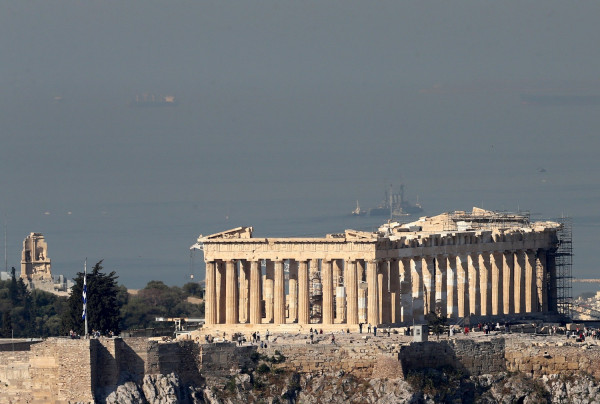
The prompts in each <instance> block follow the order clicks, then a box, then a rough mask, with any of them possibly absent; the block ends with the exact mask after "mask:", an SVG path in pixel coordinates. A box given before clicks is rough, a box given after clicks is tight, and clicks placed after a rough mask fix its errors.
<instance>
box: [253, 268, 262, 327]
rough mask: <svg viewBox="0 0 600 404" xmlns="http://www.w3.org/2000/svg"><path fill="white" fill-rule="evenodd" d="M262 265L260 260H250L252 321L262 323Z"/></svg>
mask: <svg viewBox="0 0 600 404" xmlns="http://www.w3.org/2000/svg"><path fill="white" fill-rule="evenodd" d="M261 281H262V274H261V266H260V261H256V260H252V261H251V262H250V323H251V324H260V323H262V310H261V300H262V299H261V296H260V295H261V293H260V292H261V289H262V288H261V283H262V282H261Z"/></svg>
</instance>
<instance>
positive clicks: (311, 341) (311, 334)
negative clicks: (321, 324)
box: [310, 332, 315, 344]
mask: <svg viewBox="0 0 600 404" xmlns="http://www.w3.org/2000/svg"><path fill="white" fill-rule="evenodd" d="M314 338H315V336H314V334H313V333H312V332H311V333H310V343H311V344H312V343H313V342H314Z"/></svg>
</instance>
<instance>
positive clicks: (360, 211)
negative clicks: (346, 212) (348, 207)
mask: <svg viewBox="0 0 600 404" xmlns="http://www.w3.org/2000/svg"><path fill="white" fill-rule="evenodd" d="M350 214H351V215H352V216H366V215H367V211H366V210H365V209H361V208H360V205H359V204H358V201H356V209H354V210H353V211H352V212H350Z"/></svg>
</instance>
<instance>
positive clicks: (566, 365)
mask: <svg viewBox="0 0 600 404" xmlns="http://www.w3.org/2000/svg"><path fill="white" fill-rule="evenodd" d="M598 364H600V346H597V345H596V346H588V345H583V344H577V345H567V344H564V345H561V346H556V344H554V345H547V344H543V343H535V342H531V341H525V342H522V341H512V342H509V343H507V348H506V366H507V369H508V370H510V371H513V372H522V373H525V374H529V375H531V376H534V377H539V376H543V375H552V374H559V373H565V372H579V371H581V372H585V373H589V374H591V375H592V376H593V377H594V378H596V380H600V366H598Z"/></svg>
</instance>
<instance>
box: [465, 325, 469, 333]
mask: <svg viewBox="0 0 600 404" xmlns="http://www.w3.org/2000/svg"><path fill="white" fill-rule="evenodd" d="M465 335H469V326H468V325H467V326H465Z"/></svg>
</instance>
